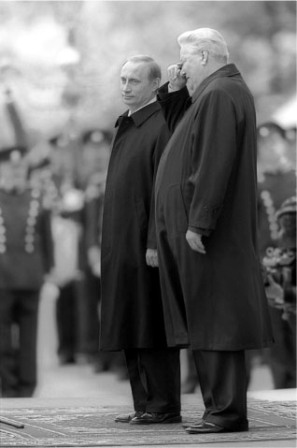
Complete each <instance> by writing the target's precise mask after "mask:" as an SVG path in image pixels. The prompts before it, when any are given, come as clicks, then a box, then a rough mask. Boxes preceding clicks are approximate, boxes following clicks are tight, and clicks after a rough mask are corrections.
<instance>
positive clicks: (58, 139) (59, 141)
mask: <svg viewBox="0 0 297 448" xmlns="http://www.w3.org/2000/svg"><path fill="white" fill-rule="evenodd" d="M69 141H70V140H69V137H67V136H66V135H63V134H58V135H55V136H54V137H51V138H50V139H49V143H50V144H51V145H52V146H54V147H55V148H57V149H58V148H65V147H66V146H67V145H69Z"/></svg>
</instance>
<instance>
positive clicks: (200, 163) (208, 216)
mask: <svg viewBox="0 0 297 448" xmlns="http://www.w3.org/2000/svg"><path fill="white" fill-rule="evenodd" d="M236 134H237V119H236V110H235V105H234V102H233V100H232V98H231V97H230V96H229V94H228V93H227V92H225V91H222V90H215V91H212V92H209V93H208V94H206V95H205V97H204V98H203V99H202V101H201V105H200V107H199V110H198V112H197V115H196V117H195V129H194V142H193V146H192V154H191V157H192V173H191V175H190V178H189V179H188V180H189V184H190V189H191V190H192V201H191V205H190V211H189V229H190V230H193V231H196V232H197V231H198V232H199V230H202V232H201V233H202V234H206V235H209V234H210V233H211V232H212V231H213V230H214V229H215V227H216V222H217V220H218V217H219V216H220V212H221V210H222V207H223V204H224V199H225V195H226V191H227V188H228V183H229V180H230V176H231V173H232V170H233V167H234V161H235V158H236V151H237V135H236Z"/></svg>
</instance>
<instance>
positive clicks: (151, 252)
mask: <svg viewBox="0 0 297 448" xmlns="http://www.w3.org/2000/svg"><path fill="white" fill-rule="evenodd" d="M145 259H146V264H147V265H148V266H150V267H152V268H157V267H158V266H159V263H158V253H157V251H156V250H155V249H147V251H146V254H145Z"/></svg>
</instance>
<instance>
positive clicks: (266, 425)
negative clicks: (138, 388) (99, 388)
mask: <svg viewBox="0 0 297 448" xmlns="http://www.w3.org/2000/svg"><path fill="white" fill-rule="evenodd" d="M32 404H34V401H32ZM59 404H61V403H60V402H59ZM80 404H81V405H77V403H76V404H75V405H74V406H73V405H72V406H69V405H67V406H66V405H65V407H63V406H59V407H57V408H56V407H54V406H47V405H46V403H44V407H41V406H40V405H39V406H36V407H34V406H33V405H32V406H31V407H28V408H23V407H22V408H19V407H15V408H11V407H8V408H6V407H5V406H2V407H1V408H0V419H3V420H4V419H9V420H10V421H13V422H15V423H17V424H23V425H24V427H23V428H15V427H12V426H9V425H7V424H4V423H1V424H0V446H1V448H4V447H43V448H45V447H77V446H79V447H89V446H93V447H97V446H98V447H102V446H107V447H109V446H114V447H115V446H129V447H134V446H143V445H148V446H150V445H154V446H162V445H164V446H167V445H172V446H174V445H183V446H187V445H192V446H193V445H196V446H197V445H199V444H207V443H214V442H218V438H219V441H220V442H230V444H232V443H234V444H235V445H236V442H239V441H240V442H256V441H259V443H260V441H264V440H279V441H284V440H294V439H296V403H295V402H291V401H288V402H270V401H260V400H252V401H251V402H250V403H249V420H250V431H249V432H246V433H226V434H219V435H218V434H208V435H203V436H201V435H199V436H197V435H189V434H187V433H186V432H185V431H184V429H183V428H182V426H181V424H170V425H148V426H133V425H127V424H121V423H115V422H114V421H113V420H114V417H115V416H116V415H117V414H118V413H122V412H126V411H128V412H129V411H130V409H128V408H127V406H119V407H117V408H115V407H113V406H105V407H102V406H101V407H96V406H83V403H80ZM201 413H202V406H200V405H186V407H185V408H184V409H183V421H185V422H191V421H193V417H194V416H197V417H198V416H199V415H201ZM228 446H229V445H228ZM230 446H231V445H230ZM254 446H255V447H256V445H254ZM257 446H259V445H258V444H257Z"/></svg>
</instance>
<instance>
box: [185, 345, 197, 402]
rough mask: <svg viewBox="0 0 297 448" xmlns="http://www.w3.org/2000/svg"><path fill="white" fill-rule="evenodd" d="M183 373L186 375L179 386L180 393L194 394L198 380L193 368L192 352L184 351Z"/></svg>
mask: <svg viewBox="0 0 297 448" xmlns="http://www.w3.org/2000/svg"><path fill="white" fill-rule="evenodd" d="M185 352H186V353H185V358H184V361H185V366H184V367H185V371H186V375H185V378H184V380H183V382H182V385H181V391H182V393H183V394H192V393H194V392H195V390H196V388H197V386H199V379H198V375H197V370H196V367H195V361H194V358H193V353H192V350H190V349H186V350H185Z"/></svg>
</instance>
